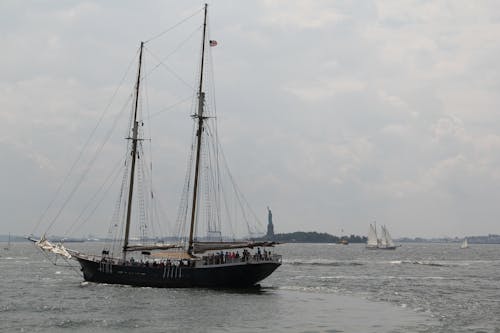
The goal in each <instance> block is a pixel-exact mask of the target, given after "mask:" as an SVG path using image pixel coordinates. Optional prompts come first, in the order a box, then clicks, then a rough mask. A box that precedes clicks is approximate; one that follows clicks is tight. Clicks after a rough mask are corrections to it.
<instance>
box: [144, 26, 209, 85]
mask: <svg viewBox="0 0 500 333" xmlns="http://www.w3.org/2000/svg"><path fill="white" fill-rule="evenodd" d="M202 27H203V25H200V26H199V27H197V28H196V29H195V30H194V31H193V32H192V33H190V34H189V35H188V37H187V38H186V39H184V40H183V41H181V42H180V43H179V45H177V47H176V48H175V49H174V50H173V51H172V52H170V53H169V54H168V55H166V56H165V58H163V60H160V63H158V64H156V65H155V66H154V67H153V68H152V69H151V70H150V71H149V72H147V73H146V75H145V76H144V77H148V76H149V75H151V73H153V72H154V71H155V70H156V69H157V68H158V67H160V64H161V62H165V61H166V60H167V59H168V58H170V57H171V56H172V55H174V54H175V53H176V52H177V51H179V50H180V49H181V48H182V47H183V46H184V45H185V44H186V43H187V42H188V41H189V40H190V39H191V38H193V36H195V34H196V33H197V32H198V31H199V30H201V28H202ZM145 49H147V50H148V51H149V52H150V53H152V51H151V50H149V49H148V48H147V47H145Z"/></svg>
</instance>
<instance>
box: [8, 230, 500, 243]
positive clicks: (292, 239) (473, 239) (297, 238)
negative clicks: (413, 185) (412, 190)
mask: <svg viewBox="0 0 500 333" xmlns="http://www.w3.org/2000/svg"><path fill="white" fill-rule="evenodd" d="M464 238H467V240H468V242H469V244H500V235H496V234H490V235H486V236H466V237H441V238H421V237H416V238H409V237H403V238H397V239H395V240H394V241H395V242H396V243H460V242H462V241H463V239H464ZM49 239H50V240H52V241H55V242H59V241H61V240H64V242H66V243H74V242H106V241H107V239H106V238H93V239H86V238H83V237H82V238H76V237H71V238H63V237H59V236H53V237H49ZM8 240H9V235H0V242H8ZM255 240H269V241H275V242H280V243H323V244H334V243H340V241H341V240H347V242H348V243H353V244H364V243H366V240H367V238H366V236H359V235H349V236H347V235H346V236H335V235H331V234H328V233H319V232H316V231H308V232H305V231H296V232H291V233H280V234H275V235H274V236H273V237H261V238H255ZM10 241H11V242H12V243H17V242H27V241H28V240H27V239H26V237H25V236H18V235H11V236H10Z"/></svg>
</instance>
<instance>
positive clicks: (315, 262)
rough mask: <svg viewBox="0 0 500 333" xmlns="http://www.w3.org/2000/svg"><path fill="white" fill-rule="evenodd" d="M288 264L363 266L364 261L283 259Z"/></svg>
mask: <svg viewBox="0 0 500 333" xmlns="http://www.w3.org/2000/svg"><path fill="white" fill-rule="evenodd" d="M283 264H286V265H309V266H362V265H364V264H363V263H360V262H356V261H339V260H318V259H315V260H283Z"/></svg>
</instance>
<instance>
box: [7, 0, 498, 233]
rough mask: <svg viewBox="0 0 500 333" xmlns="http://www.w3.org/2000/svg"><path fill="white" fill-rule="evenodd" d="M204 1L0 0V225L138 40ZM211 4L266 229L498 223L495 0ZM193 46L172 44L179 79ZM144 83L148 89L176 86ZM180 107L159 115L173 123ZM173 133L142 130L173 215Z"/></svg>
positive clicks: (230, 136) (23, 211) (30, 204)
mask: <svg viewBox="0 0 500 333" xmlns="http://www.w3.org/2000/svg"><path fill="white" fill-rule="evenodd" d="M201 6H202V3H201V2H196V1H175V2H174V1H165V0H162V1H146V2H144V1H106V2H102V1H14V0H12V1H8V0H4V1H2V2H0V45H1V52H0V72H1V73H2V74H1V75H0V121H1V124H2V130H1V131H0V156H2V163H1V167H0V170H1V173H0V179H1V182H0V185H1V186H0V202H1V204H0V207H1V211H2V218H1V219H0V234H1V233H8V232H11V233H13V234H27V233H30V232H32V231H33V228H34V226H35V225H36V223H37V221H38V219H39V217H40V216H41V215H42V213H43V211H44V209H45V208H46V207H47V205H48V204H49V202H50V200H51V199H52V197H53V195H54V193H55V192H56V190H57V187H58V186H59V184H60V183H61V181H62V179H63V178H64V176H65V175H66V173H67V171H68V169H69V168H70V166H71V164H72V163H73V162H74V161H75V159H76V158H77V156H78V151H79V150H80V149H81V147H82V146H83V145H84V143H85V141H86V139H87V138H88V136H89V134H90V133H91V131H92V129H93V128H94V127H95V125H96V123H97V122H98V119H99V117H100V115H101V114H102V112H103V110H104V109H105V108H106V105H107V103H108V102H109V100H110V98H111V96H112V95H113V92H114V91H115V89H116V87H117V86H118V84H119V83H120V80H121V78H122V76H123V74H124V73H125V72H126V70H127V68H128V66H129V65H130V63H131V60H132V59H133V58H134V56H135V54H136V50H137V47H138V45H139V42H140V41H141V40H147V39H148V38H150V37H152V36H154V35H155V34H157V33H158V32H161V31H163V30H164V29H166V28H168V27H170V26H172V25H173V24H175V23H176V22H178V21H179V20H180V19H182V18H185V17H187V16H189V15H191V14H192V13H194V12H195V11H196V10H197V9H199V8H201ZM200 19H201V16H200V15H197V16H195V17H193V20H194V21H191V20H190V22H187V23H186V28H185V29H184V26H183V29H184V31H182V32H178V33H177V32H173V33H172V37H173V38H174V39H175V38H177V42H178V41H179V40H181V39H182V38H184V37H185V36H187V35H186V33H187V34H189V33H191V32H192V31H194V29H195V28H196V26H197V25H199V22H197V20H200ZM209 20H210V38H212V39H216V40H217V41H218V43H219V45H218V46H217V47H216V48H213V49H212V55H213V64H214V71H215V88H216V100H217V109H218V114H219V116H220V128H219V131H220V136H221V137H222V138H223V143H224V144H225V152H226V155H227V158H228V162H229V164H230V166H231V167H232V172H233V175H234V176H235V178H236V179H237V181H238V183H239V187H240V188H241V190H242V191H243V192H244V193H245V195H246V197H247V199H248V201H249V202H250V203H251V204H252V206H253V208H254V210H255V211H256V212H257V213H258V214H259V215H261V218H262V220H263V221H265V219H266V206H270V207H271V208H272V210H273V213H274V222H275V231H276V232H291V231H297V230H303V231H320V232H328V233H332V234H340V233H341V230H342V229H343V230H344V232H345V233H348V234H351V233H353V234H364V235H366V234H367V231H368V226H369V223H370V222H373V221H377V223H379V224H386V225H387V226H388V228H389V230H390V231H391V233H392V234H393V236H395V237H401V236H409V237H417V236H422V237H441V236H464V235H481V234H488V233H497V234H498V233H500V223H499V222H500V221H499V220H500V94H499V91H500V61H498V58H499V56H500V2H498V1H480V0H478V1H469V0H465V1H460V0H450V1H437V0H433V1H423V0H422V1H369V0H364V1H333V0H328V1H288V0H287V1H278V0H269V1H233V0H227V1H222V0H221V1H211V2H209ZM188 23H189V24H188ZM182 36H184V37H182ZM167 37H170V36H165V39H161V43H164V44H165V45H167V46H168V45H169V44H168V43H169V41H168V38H167ZM177 42H176V43H177ZM196 45H198V44H196ZM166 49H167V48H166ZM151 50H152V52H155V51H154V50H155V49H154V47H153V46H151ZM161 50H162V49H161V47H158V52H160V51H161ZM197 57H198V55H197V54H196V53H193V56H192V57H189V56H186V57H185V58H181V59H177V66H178V67H176V68H179V70H178V71H179V73H186V74H185V79H186V82H187V83H192V82H194V74H195V71H194V70H193V68H195V67H193V66H196V59H197ZM133 66H134V67H133V68H132V70H131V71H132V75H133V73H134V72H135V64H134V65H133ZM189 68H191V71H189V70H188V69H189ZM184 69H186V70H184ZM164 73H168V72H167V71H164ZM165 75H167V74H165ZM182 75H184V74H182ZM154 83H155V82H153V84H152V88H151V90H149V92H148V93H149V95H150V96H152V99H153V100H154V98H155V96H157V95H158V96H159V95H161V96H172V101H174V100H176V99H182V98H183V97H186V93H187V96H189V90H184V91H183V90H182V89H181V88H178V89H177V90H176V89H174V88H172V90H168V91H167V90H162V89H164V88H161V87H159V86H155V84H154ZM193 84H194V83H193ZM177 86H182V83H179V82H177ZM165 89H166V88H165ZM126 92H128V90H126ZM174 97H175V98H174ZM120 103H121V102H118V103H117V109H119V106H121V105H122V104H120ZM153 103H156V102H153ZM157 103H158V105H156V104H155V105H152V108H153V111H154V109H155V108H156V109H161V108H162V107H165V106H168V105H169V102H168V101H165V99H164V100H163V102H157ZM161 103H163V104H161ZM112 112H114V111H110V115H109V116H107V118H106V119H107V120H106V119H105V120H106V121H108V122H109V124H112V119H113V116H112V115H113V113H112ZM189 112H190V110H189V106H187V107H186V110H184V111H182V110H181V111H173V112H170V113H167V114H166V115H161V116H158V117H157V118H156V119H158V123H162V122H164V123H166V124H167V125H165V131H164V132H168V133H170V134H172V135H173V134H176V135H177V134H179V133H182V132H183V131H184V129H187V132H189V131H190V128H191V127H190V126H191V125H190V124H191V123H190V119H189V114H190V113H189ZM182 119H184V121H185V124H184V123H182V124H181V125H175V126H174V127H172V125H171V123H173V122H174V121H179V122H181V121H182ZM169 126H170V127H169ZM169 128H170V130H169ZM123 133H124V132H123V131H121V132H120V133H118V134H119V135H118V136H120V135H121V138H122V139H123V137H124V136H123V135H124V134H123ZM187 134H189V133H187ZM165 135H167V134H165ZM172 137H173V136H172ZM187 137H188V135H187V136H186V138H187ZM122 141H124V140H122ZM117 142H118V141H117ZM181 143H182V141H178V142H177V141H175V139H171V140H162V141H161V142H158V143H156V147H157V148H158V149H160V148H165V149H164V153H162V154H160V156H159V157H156V160H155V161H156V162H157V163H158V165H160V166H161V167H160V168H162V169H166V170H171V171H170V172H169V173H168V175H166V176H163V177H164V178H161V179H160V180H161V182H160V183H161V184H159V186H161V187H162V188H164V191H165V193H166V198H165V202H164V205H165V208H166V213H167V215H169V218H170V219H171V220H175V215H176V205H177V204H178V201H179V199H178V196H179V193H180V191H181V190H182V188H180V187H181V186H182V181H183V179H184V173H183V171H182V170H183V168H184V167H185V165H186V150H185V149H187V148H185V147H181ZM154 144H155V143H154V141H153V145H154ZM114 148H116V150H117V151H118V150H120V149H122V148H123V144H122V145H121V146H120V144H119V143H117V144H116V147H114ZM114 148H113V146H112V147H111V148H107V149H110V150H113V149H114ZM120 151H122V150H120ZM175 179H177V180H175ZM96 184H97V182H96ZM169 186H171V187H170V188H169ZM89 191H90V190H89ZM77 205H78V203H77ZM77 208H78V207H76V208H75V209H77ZM112 209H113V207H109V211H112ZM103 216H105V215H103ZM107 216H108V215H106V218H107ZM107 225H108V222H107V221H106V222H104V223H103V222H100V221H99V219H97V220H96V221H93V222H91V223H90V225H89V226H88V228H84V229H82V230H81V232H82V234H86V233H90V232H94V233H96V234H104V233H105V230H106V227H107ZM57 230H64V228H63V227H62V229H56V231H57Z"/></svg>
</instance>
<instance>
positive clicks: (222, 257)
mask: <svg viewBox="0 0 500 333" xmlns="http://www.w3.org/2000/svg"><path fill="white" fill-rule="evenodd" d="M272 258H273V257H272V254H271V251H266V250H265V249H264V250H263V251H261V249H260V248H257V251H256V252H255V253H251V252H250V251H249V250H247V249H244V250H243V252H242V253H241V254H240V252H239V251H236V252H228V251H226V252H224V251H220V252H215V253H210V254H208V255H206V256H203V257H202V263H203V265H220V264H229V263H238V262H247V261H268V260H272ZM101 262H103V263H104V262H108V263H111V264H116V263H115V262H114V261H113V260H112V259H110V258H107V257H106V256H103V257H102V259H101ZM125 265H128V266H143V267H152V268H164V267H169V266H180V267H183V266H184V267H190V266H194V260H190V259H179V260H170V259H164V260H151V261H149V260H145V261H143V260H139V261H137V260H135V259H134V257H130V259H129V260H127V261H126V262H125Z"/></svg>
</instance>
